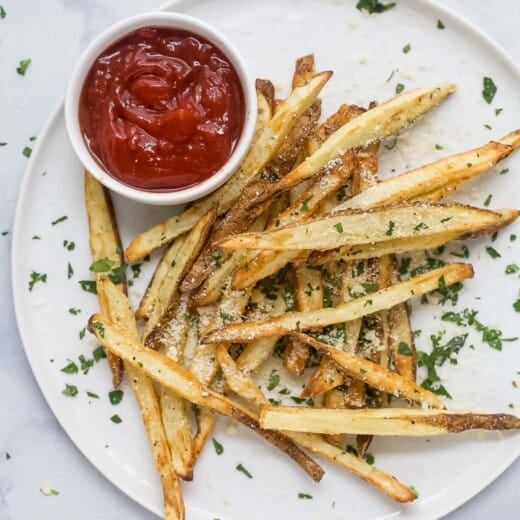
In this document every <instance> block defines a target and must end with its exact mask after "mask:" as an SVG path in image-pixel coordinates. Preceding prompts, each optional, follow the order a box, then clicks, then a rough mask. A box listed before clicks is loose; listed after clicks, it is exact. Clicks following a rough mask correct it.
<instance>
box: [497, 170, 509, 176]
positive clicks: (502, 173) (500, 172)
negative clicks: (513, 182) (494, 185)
mask: <svg viewBox="0 0 520 520" xmlns="http://www.w3.org/2000/svg"><path fill="white" fill-rule="evenodd" d="M508 171H509V168H502V169H501V170H500V171H499V172H498V175H505V174H506V173H507V172H508Z"/></svg>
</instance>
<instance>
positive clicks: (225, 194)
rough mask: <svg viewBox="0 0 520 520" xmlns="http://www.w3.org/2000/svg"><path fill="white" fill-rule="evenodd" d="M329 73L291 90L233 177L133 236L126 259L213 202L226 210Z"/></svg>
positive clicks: (163, 239) (179, 229)
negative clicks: (177, 211)
mask: <svg viewBox="0 0 520 520" xmlns="http://www.w3.org/2000/svg"><path fill="white" fill-rule="evenodd" d="M331 75H332V73H331V72H322V73H320V74H317V75H316V76H314V77H313V78H312V80H311V81H309V82H308V83H307V84H306V85H304V86H303V87H298V88H296V89H293V91H292V92H291V94H290V95H289V97H288V98H287V99H286V100H285V101H283V102H282V105H281V106H280V107H279V108H278V110H277V111H276V114H275V115H274V116H273V117H272V118H271V119H270V120H269V121H268V122H267V123H266V124H265V126H264V128H263V130H262V131H261V132H260V133H259V134H258V138H257V140H256V142H255V143H253V146H252V147H251V148H250V150H249V153H248V155H247V157H246V159H245V160H244V162H243V163H242V165H241V166H240V168H239V170H238V171H237V172H236V173H235V174H234V175H233V177H231V179H230V180H229V181H228V182H227V183H226V184H224V186H222V187H221V188H219V189H218V190H217V191H216V192H214V193H213V194H211V195H209V196H208V197H206V198H205V199H203V200H202V201H200V202H197V203H195V204H193V205H192V206H190V207H189V208H188V209H187V210H185V211H184V212H183V213H181V214H180V215H178V216H175V217H171V218H169V219H168V220H166V221H164V222H161V223H160V224H157V225H156V226H154V227H152V228H150V229H149V230H148V231H145V232H144V233H141V234H140V235H138V236H137V237H136V238H134V240H132V242H131V243H130V245H129V246H128V248H127V250H126V256H127V258H128V259H129V260H130V261H131V262H134V261H136V260H139V259H140V258H143V257H144V256H146V255H147V254H149V253H150V252H151V251H153V250H154V249H156V248H157V247H160V246H162V245H164V244H166V243H168V242H170V241H171V240H173V239H174V238H175V237H176V236H179V235H181V234H182V233H185V232H186V231H189V230H190V229H191V228H193V226H195V225H196V224H197V222H198V221H199V220H200V218H201V217H202V215H205V214H206V213H207V212H208V211H209V209H210V208H211V207H213V206H214V205H215V204H218V213H219V215H221V214H223V213H225V212H226V211H227V210H228V209H229V208H230V207H231V206H232V205H233V204H234V203H235V202H236V200H237V199H238V197H239V196H240V194H241V192H242V190H243V189H244V188H245V187H246V186H247V184H249V182H250V181H251V180H252V179H253V178H254V177H255V176H256V175H257V174H258V173H259V172H260V171H261V170H262V169H263V168H264V166H265V165H266V164H267V163H268V162H269V160H270V159H271V158H272V157H273V155H274V154H275V153H276V151H277V150H278V148H279V147H280V146H281V144H282V143H283V141H284V139H285V137H286V136H287V134H288V133H289V132H290V131H291V129H292V127H293V126H294V124H295V123H296V121H297V120H298V118H299V116H301V115H302V114H303V113H304V112H305V111H306V110H307V109H308V108H309V107H310V105H311V104H312V103H313V102H314V100H315V99H316V97H317V96H318V94H319V92H320V90H321V89H322V88H323V87H324V85H325V84H326V83H327V81H328V80H329V78H330V76H331Z"/></svg>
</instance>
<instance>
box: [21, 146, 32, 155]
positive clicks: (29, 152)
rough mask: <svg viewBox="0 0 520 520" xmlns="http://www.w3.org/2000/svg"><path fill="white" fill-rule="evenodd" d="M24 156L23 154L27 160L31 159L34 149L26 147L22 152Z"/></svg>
mask: <svg viewBox="0 0 520 520" xmlns="http://www.w3.org/2000/svg"><path fill="white" fill-rule="evenodd" d="M22 154H23V155H24V156H25V157H27V158H29V157H31V154H32V148H31V147H29V146H25V147H24V149H23V150H22Z"/></svg>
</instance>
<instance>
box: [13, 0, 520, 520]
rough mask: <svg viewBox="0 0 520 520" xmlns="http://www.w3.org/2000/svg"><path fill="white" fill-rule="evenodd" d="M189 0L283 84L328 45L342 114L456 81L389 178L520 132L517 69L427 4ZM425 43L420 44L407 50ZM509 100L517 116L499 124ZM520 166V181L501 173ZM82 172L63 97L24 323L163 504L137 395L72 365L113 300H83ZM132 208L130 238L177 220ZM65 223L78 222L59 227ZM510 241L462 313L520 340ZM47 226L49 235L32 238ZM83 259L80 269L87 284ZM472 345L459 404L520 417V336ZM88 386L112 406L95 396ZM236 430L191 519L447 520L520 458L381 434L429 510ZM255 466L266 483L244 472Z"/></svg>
mask: <svg viewBox="0 0 520 520" xmlns="http://www.w3.org/2000/svg"><path fill="white" fill-rule="evenodd" d="M175 6H176V9H178V10H181V11H186V12H188V13H190V14H194V15H196V16H200V17H201V18H203V19H205V20H207V21H209V22H211V23H213V24H215V25H216V26H217V27H218V28H219V29H221V30H223V31H225V32H226V33H227V34H228V35H229V36H230V37H231V38H232V39H233V40H234V42H235V43H236V44H237V45H238V47H239V48H240V49H241V50H242V52H243V54H244V56H245V58H246V60H247V61H248V62H249V66H250V68H251V71H252V73H253V74H254V75H256V76H258V77H269V78H272V79H273V80H274V81H275V83H276V85H277V86H279V87H280V88H281V90H282V92H284V91H286V90H287V87H288V85H289V82H290V74H291V70H292V67H293V63H294V59H295V58H296V57H297V56H300V55H303V54H306V53H308V52H314V53H315V54H316V60H317V64H318V68H320V69H333V70H334V72H335V75H334V77H333V79H332V80H331V81H330V84H329V85H327V87H326V88H325V91H324V93H323V97H324V100H325V103H324V111H325V113H330V112H331V111H332V110H333V109H334V107H336V106H337V105H338V104H339V103H340V102H342V101H349V102H354V103H359V104H363V105H366V104H367V103H368V102H369V101H370V100H372V99H377V100H383V99H385V98H388V97H390V96H391V95H392V94H393V93H394V91H395V87H396V84H397V83H403V84H404V85H405V86H406V88H407V89H409V88H412V87H415V86H419V85H425V84H428V83H433V82H438V81H452V82H454V83H456V84H457V85H458V92H457V94H455V95H454V96H452V98H451V99H449V100H448V101H446V102H445V103H444V104H443V105H442V106H441V107H440V108H438V109H436V110H435V111H433V112H432V113H431V114H429V115H427V116H426V117H425V118H424V119H423V120H422V121H421V122H419V123H418V124H416V125H414V126H413V128H412V129H410V130H409V131H406V132H403V135H402V136H401V137H400V138H399V141H398V143H397V146H396V147H395V148H394V149H393V150H391V151H387V150H384V151H383V154H382V158H381V171H382V172H383V175H384V174H385V172H386V173H388V172H390V171H391V170H392V169H393V168H395V169H396V170H397V171H401V170H402V169H404V168H407V167H410V166H414V165H418V164H420V163H424V162H426V161H428V160H432V159H434V158H439V157H441V156H443V155H445V154H449V153H453V152H455V151H458V150H463V149H467V148H468V147H472V146H475V145H477V144H480V143H483V142H486V141H487V140H489V139H492V138H498V137H500V136H502V135H504V134H505V133H506V132H507V131H509V130H512V129H513V128H515V125H517V124H518V119H519V118H518V116H519V114H518V101H519V94H518V93H519V92H520V89H519V85H520V81H519V79H520V74H519V71H518V69H517V68H515V65H514V64H513V63H512V61H511V60H510V59H509V58H508V57H507V56H506V55H505V54H504V53H503V51H501V50H500V49H499V48H498V47H497V46H496V45H495V44H493V43H492V42H491V41H490V40H488V39H487V38H486V37H485V36H484V35H483V34H481V33H480V32H479V31H477V30H476V29H475V28H473V27H472V26H470V25H468V24H467V23H465V22H463V21H461V20H460V19H459V18H457V17H456V16H454V15H453V14H451V13H450V12H448V11H446V10H444V9H441V8H439V7H438V6H435V5H434V4H431V3H429V2H426V1H425V0H422V1H411V0H408V1H404V0H401V1H400V2H398V7H396V8H395V9H393V10H391V11H388V12H386V13H383V14H380V15H374V16H366V15H364V14H361V13H360V12H359V11H357V10H356V9H355V2H352V1H344V2H342V1H338V0H330V1H327V2H322V1H318V0H304V1H296V0H294V1H287V0H285V1H283V2H280V1H279V0H278V1H263V2H243V1H242V0H222V1H219V2H211V1H209V0H207V1H203V0H200V1H192V2H179V3H176V4H175ZM438 19H440V20H442V22H443V23H444V24H445V26H446V28H445V29H444V30H440V29H438V28H437V20H438ZM408 43H409V44H410V45H411V51H410V52H409V53H403V52H402V48H403V47H404V46H405V45H406V44H408ZM392 71H395V72H394V74H393V76H392V78H391V79H390V80H388V78H389V76H391V73H392ZM483 76H490V77H492V78H493V79H494V81H495V83H496V84H497V86H498V92H497V94H496V97H495V99H494V101H493V103H492V104H491V105H488V104H486V103H485V102H484V101H483V99H482V95H481V90H482V78H483ZM495 108H503V111H502V112H501V114H500V115H499V116H496V115H495ZM515 119H516V120H515ZM485 124H487V125H490V126H492V130H489V129H487V128H485V127H484V125H485ZM435 144H440V145H442V146H443V150H437V149H436V148H435ZM519 159H520V157H519V156H517V157H512V158H510V159H508V160H507V161H505V162H504V163H503V165H500V167H499V168H495V169H494V171H493V172H490V173H488V174H486V175H484V176H483V177H482V179H479V180H478V181H477V182H475V183H474V184H473V186H472V188H471V189H468V190H467V191H466V194H467V200H469V201H471V202H473V203H477V204H482V203H483V201H484V199H485V198H486V197H487V195H488V194H489V193H492V194H493V198H492V201H491V207H505V206H514V205H515V203H516V201H517V196H516V193H517V192H518V191H517V190H518V188H519V182H518V178H516V177H515V176H514V172H513V170H514V169H515V167H516V169H518V168H519V167H520V162H519ZM506 166H507V167H509V168H510V169H511V173H509V174H507V175H499V174H498V171H499V170H500V169H501V168H503V167H506ZM44 172H46V174H45V175H44ZM81 173H82V171H81V167H80V164H79V162H78V160H77V159H76V157H75V156H74V153H73V151H72V149H71V147H70V145H69V142H68V139H67V136H66V133H65V126H64V121H63V115H62V110H61V107H60V108H59V110H58V111H56V112H55V113H54V115H53V116H52V117H51V119H50V120H49V122H48V124H47V126H46V127H45V129H44V131H43V132H42V133H41V135H40V137H39V139H38V146H37V148H36V149H35V150H34V153H33V156H32V157H31V159H30V161H29V164H28V168H27V172H26V174H25V179H24V183H23V186H22V190H21V193H20V199H19V203H18V208H17V216H16V224H15V231H14V238H13V262H12V264H13V290H14V299H15V305H16V313H17V319H18V325H19V328H20V333H21V336H22V339H23V343H24V345H25V349H26V353H27V356H28V358H29V360H30V363H31V366H32V369H33V372H34V374H35V377H36V379H37V380H38V383H39V385H40V387H41V389H42V391H43V393H44V395H45V397H46V399H47V401H48V403H49V405H50V406H51V408H52V410H53V412H54V414H55V415H56V417H57V418H58V420H59V421H60V423H61V424H62V426H63V428H64V429H65V430H66V432H67V433H68V434H69V436H70V438H71V439H72V441H73V442H74V443H75V444H76V445H77V446H78V447H79V449H80V450H81V451H82V452H83V453H84V454H85V455H86V457H87V458H88V459H89V460H90V461H91V462H92V463H93V464H94V465H95V466H96V467H97V468H99V470H100V471H101V472H102V473H103V474H104V475H106V477H107V478H108V479H109V480H110V481H112V482H113V483H114V484H115V485H117V486H118V487H119V488H121V489H122V490H123V491H124V492H125V493H127V494H128V495H129V496H131V497H132V498H134V499H135V500H136V501H138V502H139V503H141V504H142V505H143V506H145V507H147V508H149V509H150V510H151V511H154V512H156V513H158V514H160V513H161V493H160V486H159V480H158V478H157V475H156V472H155V469H154V467H153V462H152V460H151V457H150V455H149V451H148V447H147V440H146V438H145V435H144V433H143V428H142V426H141V424H140V422H141V421H140V418H139V416H138V411H137V408H136V405H135V403H134V401H133V398H132V397H131V394H130V392H126V397H125V399H124V400H123V402H122V403H121V404H120V405H118V406H112V405H110V404H109V402H108V398H107V393H108V391H109V390H110V377H109V373H108V369H107V367H106V366H105V363H98V364H97V365H96V366H94V367H93V368H91V370H90V372H89V373H88V375H86V376H85V375H82V374H79V375H67V374H64V373H62V372H61V371H60V369H61V368H62V367H63V366H65V365H66V364H67V359H75V360H77V358H78V356H79V355H81V354H85V355H87V356H88V355H90V353H91V351H92V349H93V348H95V346H96V344H95V342H94V341H93V340H92V339H91V338H90V337H88V335H87V337H85V339H83V340H80V339H79V337H78V333H79V331H80V329H82V328H83V327H84V325H85V322H86V319H87V317H88V316H89V314H90V313H91V312H93V311H95V310H96V300H95V298H94V296H92V295H90V294H88V293H86V292H83V291H82V290H81V288H80V287H79V284H78V281H79V280H82V279H89V272H88V266H89V264H90V255H89V250H88V241H87V223H86V218H85V212H84V209H83V201H82V180H81V179H82V175H81ZM115 206H116V211H117V216H118V218H119V222H120V227H121V233H122V237H123V240H124V242H125V243H128V240H129V238H130V237H131V236H133V235H134V234H136V233H137V232H139V231H141V230H143V229H145V228H146V227H147V226H148V225H150V224H151V223H154V222H156V221H158V220H159V219H161V218H163V217H165V216H166V215H167V214H168V211H167V210H166V209H165V208H162V209H158V208H154V207H143V206H138V205H137V204H134V203H131V202H129V201H126V200H122V199H120V198H115ZM63 215H67V216H68V219H67V220H65V221H63V222H60V223H58V224H56V225H51V222H52V221H54V220H56V219H58V218H59V217H61V216H63ZM510 233H517V234H519V235H520V228H519V226H518V225H515V226H513V227H512V228H510V229H508V230H506V231H503V232H502V233H500V236H499V238H498V240H497V241H496V242H495V243H494V244H493V246H494V247H495V248H496V249H497V250H498V251H500V252H501V254H502V257H501V258H499V259H496V260H493V259H491V258H490V257H489V256H488V255H487V254H486V253H485V246H486V245H487V241H486V240H479V241H474V242H472V243H471V246H470V247H471V258H470V260H471V262H473V263H474V265H475V268H476V273H477V276H476V279H475V280H472V281H469V282H467V283H466V284H465V285H466V288H465V291H464V293H463V295H462V296H461V299H460V302H459V304H458V308H464V307H470V308H477V309H479V310H480V317H481V320H482V321H483V322H485V323H486V324H489V325H490V326H493V327H497V328H500V329H502V330H503V331H504V337H507V336H515V335H516V334H517V333H518V326H516V325H515V324H516V323H518V315H516V316H515V313H514V312H513V309H512V302H513V301H515V299H516V298H517V297H518V290H519V288H520V281H519V280H518V276H516V277H515V276H506V275H505V274H504V267H505V266H506V265H507V264H508V263H512V262H514V261H515V259H518V258H519V257H520V255H519V253H520V251H519V247H518V244H519V243H520V240H518V241H516V242H511V241H510V240H509V235H510ZM34 235H38V236H40V237H41V239H40V240H37V239H32V237H33V236H34ZM64 240H69V241H71V240H72V241H74V242H75V245H76V247H75V249H74V250H72V251H69V250H68V249H66V248H65V247H63V242H64ZM448 258H450V257H449V255H448ZM451 259H454V257H451ZM152 260H153V259H152ZM69 262H70V264H71V266H72V267H73V269H74V274H73V275H72V277H71V278H70V279H68V277H67V268H68V263H69ZM152 263H153V262H151V263H150V264H148V265H146V266H145V268H144V269H143V275H142V276H141V277H140V278H139V279H138V280H137V281H136V284H135V285H134V287H133V288H132V289H133V291H132V294H133V297H134V298H137V296H138V294H139V292H140V290H142V288H143V285H144V283H145V278H146V275H147V274H149V273H150V269H151V266H152V265H151V264H152ZM32 271H37V272H41V273H46V274H47V276H48V281H47V283H45V284H43V283H39V284H36V286H35V288H34V290H33V291H32V292H29V291H28V281H29V278H30V273H31V272H32ZM476 298H482V299H476ZM72 307H77V308H80V309H81V310H82V312H81V314H79V315H76V316H73V315H71V314H69V312H68V309H69V308H72ZM442 310H443V309H439V308H435V307H430V306H421V305H418V306H416V307H415V313H414V317H413V322H414V326H415V327H416V328H420V329H422V331H423V332H422V335H421V337H420V338H419V340H418V346H419V348H421V349H428V348H429V335H430V333H435V332H436V331H437V330H438V329H439V328H441V327H442V326H443V324H442V323H440V322H439V315H440V314H441V312H442ZM515 318H516V321H515ZM450 332H451V333H455V330H454V329H450ZM469 341H471V342H472V343H473V344H474V345H475V349H474V350H472V349H470V348H467V347H466V348H465V349H464V350H463V351H462V352H461V353H460V355H459V364H458V365H447V366H445V367H443V369H442V370H441V374H442V376H443V378H444V381H445V384H446V386H447V387H448V389H449V390H450V391H451V392H452V395H453V397H454V399H453V402H449V403H448V404H449V406H451V407H455V406H464V407H473V408H478V409H481V410H485V411H509V408H508V405H509V403H514V404H515V405H516V406H518V405H519V404H520V403H519V401H518V397H517V392H518V391H515V390H514V389H513V387H512V385H511V381H512V380H514V379H515V378H518V375H517V372H516V371H517V370H519V369H520V352H519V349H518V347H519V345H518V343H507V344H505V345H504V349H503V351H502V352H497V351H495V350H492V349H490V348H489V347H488V346H486V345H483V344H482V343H481V341H480V338H479V336H478V335H476V334H474V333H471V335H470V339H469V340H468V342H469ZM66 383H70V384H75V385H77V386H78V388H79V389H80V395H78V396H77V397H75V398H68V397H65V396H64V395H62V393H61V392H62V390H63V389H64V387H65V384H66ZM87 390H88V391H91V392H95V393H97V394H99V395H100V397H101V399H99V400H96V399H89V398H88V396H87V395H86V391H87ZM115 413H117V414H119V415H120V416H121V418H122V419H123V423H122V424H119V425H116V424H114V423H113V422H111V421H110V417H111V416H112V415H113V414H115ZM227 426H228V425H227V423H226V422H225V421H221V423H220V424H219V427H218V429H217V431H216V433H215V437H216V438H217V439H218V440H219V441H220V442H221V443H222V444H223V445H224V449H225V451H224V453H223V454H222V455H221V456H217V455H216V453H215V451H214V450H213V447H212V446H211V444H210V445H208V447H207V448H206V449H205V451H204V453H203V456H202V458H201V460H200V463H199V465H198V466H197V470H196V477H195V480H194V481H193V482H192V483H189V484H186V485H184V491H185V497H186V502H187V505H188V518H190V519H197V520H198V519H213V518H216V517H218V518H221V519H224V518H228V519H238V518H244V516H245V515H247V517H248V518H250V519H251V520H254V519H265V518H284V517H297V518H300V519H302V520H305V519H312V518H322V519H336V518H338V519H339V518H341V519H343V518H346V517H349V516H350V517H352V518H356V519H376V518H387V517H389V516H394V515H401V516H402V517H408V518H412V517H413V518H416V519H430V518H438V517H439V516H442V515H444V514H446V513H448V512H449V511H451V510H453V509H454V508H455V507H457V506H458V505H460V504H462V503H463V502H464V501H466V500H468V499H469V498H471V497H472V496H474V495H475V494H476V493H478V492H479V491H480V490H481V489H482V488H483V487H484V486H486V485H487V484H489V483H490V482H491V481H492V480H493V479H494V478H496V476H497V475H499V474H500V473H501V472H502V471H503V470H504V469H505V468H506V467H507V466H508V465H509V464H511V463H512V462H513V461H514V460H515V458H516V457H517V456H518V454H519V452H520V438H519V437H518V436H513V435H506V434H505V435H498V434H491V435H478V436H477V435H463V436H459V437H446V438H440V439H431V440H430V439H419V440H403V439H388V440H384V441H380V440H376V441H375V442H374V444H373V446H372V448H371V451H372V452H373V453H374V454H375V456H376V464H377V465H378V466H380V467H381V468H384V469H387V470H388V471H390V472H392V473H395V474H396V475H397V476H398V477H399V478H400V479H401V480H403V481H404V482H407V483H409V484H411V485H413V486H415V488H416V489H418V490H419V492H420V498H419V500H417V501H416V503H414V504H412V505H398V504H395V503H393V502H392V501H391V500H389V499H387V498H385V497H384V496H382V495H381V494H380V493H378V492H376V491H374V490H373V489H371V488H370V487H369V486H368V485H366V484H365V483H364V482H362V481H360V480H359V479H357V478H356V477H353V476H351V475H348V474H345V473H344V472H342V471H339V470H338V469H336V468H334V467H332V466H330V465H328V464H325V467H326V470H327V474H326V476H325V478H324V479H323V481H322V483H321V484H319V485H316V484H314V483H312V482H311V481H310V480H309V479H308V478H307V477H306V476H305V475H303V474H302V472H301V471H299V470H298V469H297V468H296V467H295V466H294V465H293V464H292V463H291V462H290V461H288V460H286V459H285V458H284V457H280V456H279V455H278V454H277V453H275V452H274V451H273V450H272V449H271V448H270V447H268V446H266V445H265V444H263V443H262V442H258V441H257V439H255V438H253V436H252V435H251V434H250V433H249V432H246V431H243V430H242V429H241V428H239V429H238V430H237V432H236V433H235V434H231V433H230V432H229V429H228V428H227ZM238 463H242V464H243V465H244V466H245V467H246V468H247V469H248V470H249V471H250V472H251V473H252V474H253V476H254V478H253V479H247V478H246V477H245V476H244V475H243V474H242V473H239V472H237V471H236V470H235V467H236V465H237V464H238ZM299 492H304V493H308V494H311V495H312V496H313V499H312V500H302V499H298V493H299ZM354 512H355V513H354Z"/></svg>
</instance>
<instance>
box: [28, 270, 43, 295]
mask: <svg viewBox="0 0 520 520" xmlns="http://www.w3.org/2000/svg"><path fill="white" fill-rule="evenodd" d="M38 282H41V283H46V282H47V275H46V274H45V273H38V272H36V271H32V272H31V279H30V280H29V291H32V290H33V288H34V286H35V285H36V284H37V283H38Z"/></svg>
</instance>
